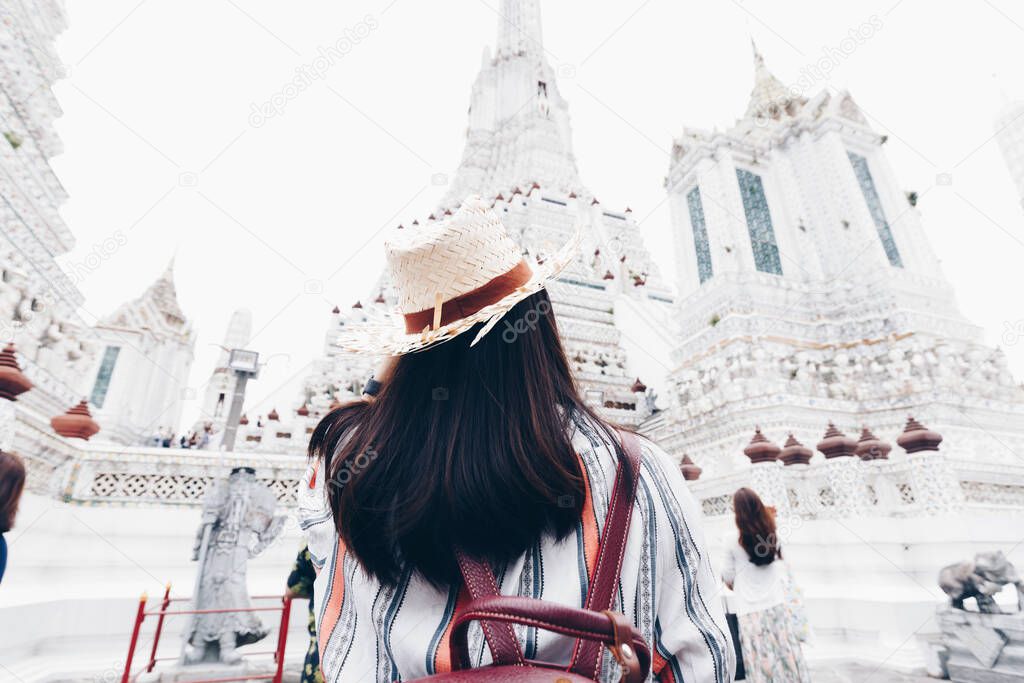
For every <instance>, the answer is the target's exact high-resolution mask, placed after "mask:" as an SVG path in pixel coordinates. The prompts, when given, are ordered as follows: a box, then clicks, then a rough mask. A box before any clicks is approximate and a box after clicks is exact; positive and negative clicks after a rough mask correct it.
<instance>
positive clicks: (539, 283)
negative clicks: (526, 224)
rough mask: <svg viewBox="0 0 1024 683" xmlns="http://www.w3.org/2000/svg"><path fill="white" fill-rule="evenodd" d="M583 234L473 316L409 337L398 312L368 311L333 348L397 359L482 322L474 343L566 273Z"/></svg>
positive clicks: (347, 330) (436, 343)
mask: <svg viewBox="0 0 1024 683" xmlns="http://www.w3.org/2000/svg"><path fill="white" fill-rule="evenodd" d="M582 238H583V232H582V230H581V229H580V227H579V226H577V227H576V231H575V233H574V234H573V236H572V238H571V239H570V240H569V241H568V242H566V244H565V245H564V246H563V247H562V248H561V249H559V250H558V251H557V252H556V253H555V254H554V255H552V256H549V257H548V258H546V259H545V260H544V263H541V264H538V263H531V264H530V267H531V268H532V269H533V275H531V276H530V279H529V280H527V281H526V282H525V283H524V284H522V285H520V286H519V287H517V288H516V289H515V291H513V292H511V293H510V294H508V295H506V296H504V297H502V298H501V299H499V300H498V301H496V302H494V303H493V304H490V305H488V306H485V307H483V308H481V309H480V310H479V311H477V312H476V313H473V314H471V315H468V316H466V317H465V318H460V319H459V320H456V321H454V322H451V323H449V324H447V325H442V326H441V327H439V328H438V329H436V330H426V331H424V332H417V333H413V334H410V333H408V332H406V331H405V318H404V317H403V316H402V315H401V313H398V312H397V311H388V312H378V311H373V310H371V311H369V312H368V313H367V320H366V321H364V322H360V323H352V324H351V325H349V326H346V327H345V329H344V330H342V332H341V333H340V334H339V335H338V337H337V339H336V341H335V346H337V347H338V348H340V349H341V350H343V351H346V352H348V353H354V354H359V355H372V356H398V355H402V354H405V353H413V352H415V351H422V350H424V349H428V348H430V347H432V346H436V345H438V344H442V343H444V342H446V341H449V340H451V339H454V338H455V337H457V336H459V335H460V334H464V333H465V332H468V331H469V330H470V329H472V328H473V327H474V326H475V325H477V324H478V323H484V326H483V327H482V328H481V329H480V331H479V332H478V333H477V335H476V336H475V337H474V338H473V341H472V342H471V343H470V345H471V346H472V345H474V344H476V343H477V342H478V341H480V339H482V338H483V337H484V335H486V334H487V333H488V332H490V331H491V330H492V329H493V328H494V326H495V325H496V324H497V323H498V321H500V320H501V319H502V317H504V315H505V314H506V313H508V312H509V311H510V310H512V307H513V306H515V305H516V304H517V303H519V302H520V301H522V300H523V299H525V298H526V297H528V296H530V295H531V294H534V293H536V292H538V291H540V290H541V289H543V288H544V287H545V286H546V285H547V283H548V282H550V281H551V280H552V279H554V278H555V277H556V276H557V275H558V274H559V273H561V272H562V271H563V270H565V268H566V267H568V266H569V264H571V263H572V262H573V260H574V259H575V258H576V254H577V253H578V251H579V245H580V242H581V240H582Z"/></svg>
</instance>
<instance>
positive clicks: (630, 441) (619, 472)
mask: <svg viewBox="0 0 1024 683" xmlns="http://www.w3.org/2000/svg"><path fill="white" fill-rule="evenodd" d="M619 434H620V436H621V439H622V446H621V448H620V447H616V450H617V451H618V456H619V464H618V468H617V469H616V472H615V483H614V484H613V487H612V494H611V499H610V501H609V503H608V515H607V517H606V518H605V524H604V528H603V529H602V531H601V539H600V541H599V543H600V545H599V546H598V547H599V550H598V556H597V566H596V568H595V570H594V575H593V577H591V582H590V589H589V590H588V591H587V602H586V605H585V609H588V610H593V611H595V612H605V611H608V610H611V609H612V607H613V603H614V601H615V596H616V594H617V593H618V587H619V574H620V573H621V571H622V558H623V555H624V554H625V551H626V536H627V535H628V533H629V522H630V519H631V518H632V515H633V502H634V501H635V500H636V487H637V483H638V482H639V480H640V458H641V451H640V439H639V437H638V436H637V435H636V434H633V433H632V432H626V431H621V430H620V432H619ZM456 558H457V560H458V563H459V571H460V572H461V573H462V579H463V581H465V584H466V590H467V591H468V592H469V595H470V597H471V598H472V599H473V600H477V599H479V598H487V597H494V596H500V591H499V590H498V586H497V584H496V582H495V580H494V572H492V571H491V568H490V566H488V564H487V563H486V562H484V561H481V560H477V559H475V558H472V557H470V556H469V555H467V554H466V553H464V552H462V550H457V551H456ZM480 625H481V627H482V628H483V632H484V638H485V639H486V641H487V647H488V649H489V650H490V651H491V659H492V660H493V662H494V663H495V664H499V665H501V664H504V665H508V664H519V665H524V664H525V663H526V660H525V659H524V658H523V652H522V649H521V648H520V647H519V640H518V639H517V638H516V635H515V631H514V630H513V629H512V626H511V624H509V623H498V622H490V621H488V620H481V622H480ZM602 651H603V645H602V644H601V642H600V641H587V640H582V639H581V640H577V641H576V646H575V648H574V650H573V658H572V664H571V668H570V670H571V671H572V672H573V673H576V674H579V675H581V676H589V677H590V678H591V679H593V680H597V676H598V674H599V672H598V667H599V666H600V663H601V653H602Z"/></svg>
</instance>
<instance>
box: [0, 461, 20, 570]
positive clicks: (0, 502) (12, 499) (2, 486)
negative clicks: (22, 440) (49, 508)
mask: <svg viewBox="0 0 1024 683" xmlns="http://www.w3.org/2000/svg"><path fill="white" fill-rule="evenodd" d="M24 489H25V464H24V463H23V462H22V461H21V458H19V457H18V456H17V455H15V454H14V453H5V452H3V451H0V581H3V578H4V571H5V570H6V569H7V541H6V539H4V534H6V533H7V532H8V531H10V530H11V528H12V527H13V526H14V518H15V517H16V516H17V514H18V502H19V501H20V500H21V493H22V491H23V490H24Z"/></svg>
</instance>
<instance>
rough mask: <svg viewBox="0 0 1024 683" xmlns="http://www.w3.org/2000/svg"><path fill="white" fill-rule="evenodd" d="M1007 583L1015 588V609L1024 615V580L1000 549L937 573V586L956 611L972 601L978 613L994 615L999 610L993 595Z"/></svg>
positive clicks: (976, 556) (980, 554) (981, 554)
mask: <svg viewBox="0 0 1024 683" xmlns="http://www.w3.org/2000/svg"><path fill="white" fill-rule="evenodd" d="M1008 584H1012V585H1013V586H1015V587H1016V588H1017V609H1018V610H1020V611H1022V612H1024V580H1022V579H1021V577H1020V574H1018V573H1017V569H1016V568H1015V567H1014V566H1013V565H1012V564H1010V561H1009V560H1007V559H1006V556H1005V555H1003V551H1001V550H997V551H995V552H989V553H978V554H977V555H975V556H974V560H973V561H971V560H965V561H964V562H958V563H956V564H951V565H949V566H948V567H944V568H943V569H942V570H941V571H939V586H940V587H941V588H942V590H943V591H944V592H945V593H946V595H948V596H949V598H950V603H951V604H952V606H953V607H955V608H956V609H964V600H966V599H968V598H974V600H975V602H977V603H978V611H979V612H986V613H989V614H997V613H999V611H1000V609H999V606H998V605H996V601H995V598H993V597H992V596H994V595H995V594H996V593H998V592H999V591H1000V590H1002V588H1003V586H1006V585H1008Z"/></svg>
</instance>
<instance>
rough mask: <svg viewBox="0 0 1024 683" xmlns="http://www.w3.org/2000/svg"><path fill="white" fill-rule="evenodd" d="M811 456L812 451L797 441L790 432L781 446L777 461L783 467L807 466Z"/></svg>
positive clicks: (812, 454)
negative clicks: (778, 460)
mask: <svg viewBox="0 0 1024 683" xmlns="http://www.w3.org/2000/svg"><path fill="white" fill-rule="evenodd" d="M813 456H814V451H812V450H811V449H810V448H808V447H807V446H804V445H803V444H802V443H800V442H799V441H797V440H796V437H795V436H793V433H792V432H790V434H789V438H787V439H786V443H784V444H783V446H782V453H780V454H779V459H780V460H781V461H782V463H783V464H784V465H807V464H809V463H810V462H811V458H812V457H813Z"/></svg>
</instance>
